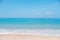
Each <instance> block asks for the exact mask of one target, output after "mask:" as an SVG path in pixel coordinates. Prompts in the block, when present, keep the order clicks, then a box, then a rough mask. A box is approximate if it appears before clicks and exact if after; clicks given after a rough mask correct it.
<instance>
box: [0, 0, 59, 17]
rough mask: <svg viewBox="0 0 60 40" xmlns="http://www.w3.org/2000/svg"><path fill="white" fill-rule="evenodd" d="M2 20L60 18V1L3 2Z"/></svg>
mask: <svg viewBox="0 0 60 40" xmlns="http://www.w3.org/2000/svg"><path fill="white" fill-rule="evenodd" d="M0 18H60V0H1V1H0Z"/></svg>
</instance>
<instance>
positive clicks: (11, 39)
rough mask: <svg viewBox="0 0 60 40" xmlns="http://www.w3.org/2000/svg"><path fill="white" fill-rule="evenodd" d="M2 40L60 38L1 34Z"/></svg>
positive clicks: (54, 38) (56, 38) (0, 39)
mask: <svg viewBox="0 0 60 40" xmlns="http://www.w3.org/2000/svg"><path fill="white" fill-rule="evenodd" d="M0 40H60V36H43V35H25V34H23V35H21V34H0Z"/></svg>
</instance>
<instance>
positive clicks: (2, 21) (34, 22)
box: [0, 18, 60, 29]
mask: <svg viewBox="0 0 60 40" xmlns="http://www.w3.org/2000/svg"><path fill="white" fill-rule="evenodd" d="M0 28H22V29H23V28H27V29H28V28H31V29H60V18H0Z"/></svg>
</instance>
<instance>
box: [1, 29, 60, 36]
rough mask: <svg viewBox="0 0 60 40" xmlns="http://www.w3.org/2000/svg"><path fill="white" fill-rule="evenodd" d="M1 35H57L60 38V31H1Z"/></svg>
mask: <svg viewBox="0 0 60 40" xmlns="http://www.w3.org/2000/svg"><path fill="white" fill-rule="evenodd" d="M0 34H31V35H46V36H48V35H55V36H60V30H50V29H41V30H37V29H34V30H30V29H0Z"/></svg>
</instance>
